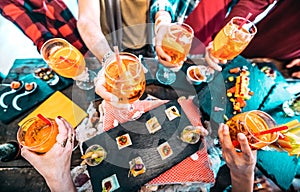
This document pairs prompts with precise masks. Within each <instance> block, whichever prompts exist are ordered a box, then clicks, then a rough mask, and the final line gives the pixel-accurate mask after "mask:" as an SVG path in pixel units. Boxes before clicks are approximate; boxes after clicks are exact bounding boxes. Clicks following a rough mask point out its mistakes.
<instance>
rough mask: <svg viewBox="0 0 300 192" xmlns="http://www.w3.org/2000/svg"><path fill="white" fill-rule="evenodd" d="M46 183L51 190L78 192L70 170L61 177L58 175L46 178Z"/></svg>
mask: <svg viewBox="0 0 300 192" xmlns="http://www.w3.org/2000/svg"><path fill="white" fill-rule="evenodd" d="M46 183H47V185H48V187H49V189H50V190H51V192H63V191H68V192H76V191H77V190H76V187H75V185H74V183H73V180H72V177H71V174H70V171H68V172H66V173H65V174H64V175H62V176H61V177H59V176H56V177H55V178H52V179H51V178H48V179H46Z"/></svg>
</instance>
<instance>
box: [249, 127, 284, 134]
mask: <svg viewBox="0 0 300 192" xmlns="http://www.w3.org/2000/svg"><path fill="white" fill-rule="evenodd" d="M286 129H288V126H286V125H283V126H280V127H275V128H272V129H268V130H265V131H260V132H257V133H254V135H255V136H259V135H264V134H269V133H274V132H278V131H283V130H286Z"/></svg>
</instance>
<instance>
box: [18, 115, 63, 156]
mask: <svg viewBox="0 0 300 192" xmlns="http://www.w3.org/2000/svg"><path fill="white" fill-rule="evenodd" d="M48 120H49V123H47V122H45V121H44V120H42V119H40V118H38V117H33V118H31V119H28V120H27V121H26V122H24V123H23V124H22V125H21V126H20V127H19V130H18V133H17V140H18V142H19V143H20V144H21V145H22V146H23V147H25V148H27V149H29V150H31V151H34V152H37V153H46V152H47V151H49V150H50V149H51V148H52V146H53V145H54V144H55V143H56V136H57V134H58V125H57V123H56V122H55V120H54V119H49V118H48Z"/></svg>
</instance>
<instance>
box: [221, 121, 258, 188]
mask: <svg viewBox="0 0 300 192" xmlns="http://www.w3.org/2000/svg"><path fill="white" fill-rule="evenodd" d="M218 135H219V139H220V143H221V147H222V155H223V158H224V160H225V162H226V164H227V166H228V167H229V169H230V175H231V180H232V188H233V189H235V191H241V190H239V189H241V188H240V187H242V188H243V190H242V191H246V190H245V189H249V191H252V188H253V180H254V169H255V165H256V151H251V148H250V146H249V145H248V141H247V138H246V136H245V135H244V134H243V133H238V141H239V143H240V146H241V151H242V152H237V151H236V149H235V148H234V146H233V145H232V142H231V138H230V135H229V128H228V126H227V125H225V124H221V125H220V127H219V130H218Z"/></svg>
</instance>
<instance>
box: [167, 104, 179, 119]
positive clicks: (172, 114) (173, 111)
mask: <svg viewBox="0 0 300 192" xmlns="http://www.w3.org/2000/svg"><path fill="white" fill-rule="evenodd" d="M165 113H166V115H167V117H168V119H169V121H172V120H173V119H175V118H177V117H180V113H179V111H178V109H177V107H175V106H172V107H169V108H168V109H166V110H165Z"/></svg>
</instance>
